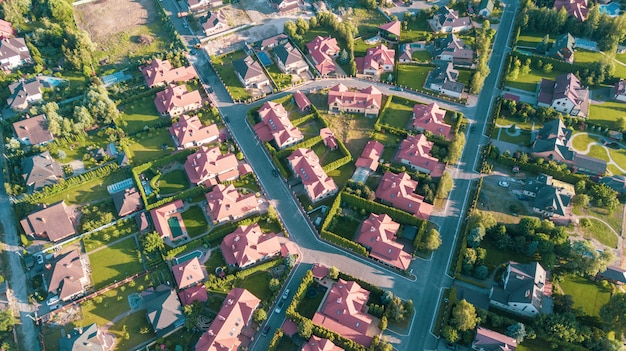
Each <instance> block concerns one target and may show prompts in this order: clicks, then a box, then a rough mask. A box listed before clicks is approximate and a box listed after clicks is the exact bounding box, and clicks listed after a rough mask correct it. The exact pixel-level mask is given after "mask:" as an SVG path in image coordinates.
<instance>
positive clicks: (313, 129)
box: [298, 119, 324, 139]
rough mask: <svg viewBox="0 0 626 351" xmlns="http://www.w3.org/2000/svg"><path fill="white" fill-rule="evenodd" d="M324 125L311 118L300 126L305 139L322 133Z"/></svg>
mask: <svg viewBox="0 0 626 351" xmlns="http://www.w3.org/2000/svg"><path fill="white" fill-rule="evenodd" d="M322 128H324V126H323V125H322V124H321V123H320V121H318V120H317V119H313V120H310V121H308V122H306V123H304V124H301V125H299V126H298V129H300V131H301V132H302V134H303V135H304V138H305V139H308V138H310V137H314V136H317V135H320V129H322Z"/></svg>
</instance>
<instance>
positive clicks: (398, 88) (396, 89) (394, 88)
mask: <svg viewBox="0 0 626 351" xmlns="http://www.w3.org/2000/svg"><path fill="white" fill-rule="evenodd" d="M391 90H395V91H404V89H402V88H401V87H393V88H391Z"/></svg>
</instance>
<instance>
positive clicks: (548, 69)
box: [543, 63, 553, 73]
mask: <svg viewBox="0 0 626 351" xmlns="http://www.w3.org/2000/svg"><path fill="white" fill-rule="evenodd" d="M552 68H553V67H552V64H551V63H546V64H545V65H543V73H550V72H552Z"/></svg>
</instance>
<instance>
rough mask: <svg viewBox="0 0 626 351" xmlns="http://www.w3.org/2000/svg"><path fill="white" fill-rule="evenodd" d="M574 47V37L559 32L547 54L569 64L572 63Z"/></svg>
mask: <svg viewBox="0 0 626 351" xmlns="http://www.w3.org/2000/svg"><path fill="white" fill-rule="evenodd" d="M575 48H576V39H574V37H573V36H572V35H571V34H569V33H565V34H561V35H559V36H558V37H556V41H555V42H554V44H552V48H550V50H549V51H548V56H550V57H552V58H555V59H557V60H561V61H564V62H567V63H570V64H571V63H574V49H575Z"/></svg>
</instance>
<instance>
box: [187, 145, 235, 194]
mask: <svg viewBox="0 0 626 351" xmlns="http://www.w3.org/2000/svg"><path fill="white" fill-rule="evenodd" d="M238 166H239V161H238V160H237V157H236V156H235V155H234V154H232V153H227V154H225V155H224V154H222V151H221V150H220V148H219V146H214V147H211V148H209V147H207V146H202V147H201V148H200V149H199V150H198V151H196V152H195V153H193V154H191V155H189V156H187V161H185V172H186V173H187V177H189V181H190V182H191V183H192V184H197V185H198V184H210V185H214V184H216V183H217V182H216V181H215V178H217V180H219V182H225V181H228V180H233V179H237V178H238V177H239V170H238V169H237V167H238Z"/></svg>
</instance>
